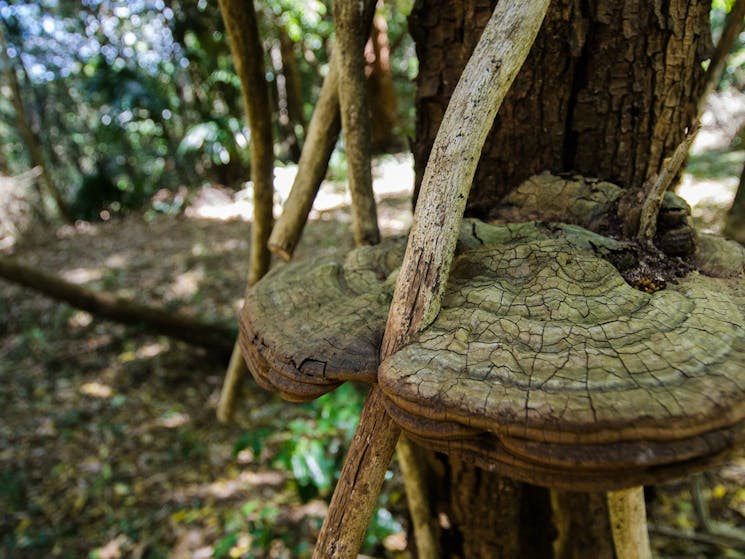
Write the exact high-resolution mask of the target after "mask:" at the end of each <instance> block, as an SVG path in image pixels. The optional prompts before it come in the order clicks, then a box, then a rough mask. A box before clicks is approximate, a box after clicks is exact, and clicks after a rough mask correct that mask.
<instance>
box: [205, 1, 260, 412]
mask: <svg viewBox="0 0 745 559" xmlns="http://www.w3.org/2000/svg"><path fill="white" fill-rule="evenodd" d="M219 3H220V11H221V13H222V16H223V20H224V21H225V28H226V29H227V31H228V42H229V43H230V51H231V54H232V56H233V64H234V65H235V71H236V73H237V74H238V78H239V79H240V81H241V90H242V91H243V101H244V105H245V110H246V116H247V118H248V125H249V128H250V129H251V181H252V182H253V202H254V210H253V219H252V222H251V255H250V262H249V271H248V286H249V287H250V286H252V285H253V284H254V283H256V282H257V281H259V279H261V277H262V276H263V275H264V274H266V272H267V271H268V270H269V265H270V264H271V253H270V252H269V247H268V244H267V243H268V240H269V235H270V234H271V232H272V225H273V224H274V216H273V213H272V208H273V199H274V184H273V173H274V143H273V140H272V120H271V110H270V104H269V92H268V90H267V85H266V78H265V76H266V72H265V69H264V57H263V56H262V55H261V53H262V46H261V38H260V37H259V28H258V23H257V21H256V11H255V9H254V4H253V0H220V2H219ZM247 373H248V369H247V368H246V364H245V362H244V361H243V359H242V358H241V352H240V348H239V347H238V342H235V345H234V346H233V355H232V356H231V358H230V364H229V366H228V370H227V372H226V375H225V386H224V388H223V392H222V395H221V399H220V403H219V404H218V417H219V418H220V419H221V420H223V421H226V420H228V419H229V418H230V416H231V415H232V413H233V408H234V407H235V397H236V393H237V391H238V387H239V386H240V384H241V382H242V380H243V378H244V377H245V376H246V374H247Z"/></svg>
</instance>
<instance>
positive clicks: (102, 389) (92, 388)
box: [80, 381, 114, 399]
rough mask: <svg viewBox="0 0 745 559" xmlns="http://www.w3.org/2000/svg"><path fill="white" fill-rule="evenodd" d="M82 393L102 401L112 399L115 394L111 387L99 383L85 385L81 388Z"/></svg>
mask: <svg viewBox="0 0 745 559" xmlns="http://www.w3.org/2000/svg"><path fill="white" fill-rule="evenodd" d="M80 392H81V393H82V394H85V395H86V396H92V397H94V398H101V399H108V398H111V396H112V394H113V393H114V391H113V390H112V389H111V387H110V386H109V385H107V384H103V383H101V382H97V381H93V382H86V383H83V384H82V385H81V386H80Z"/></svg>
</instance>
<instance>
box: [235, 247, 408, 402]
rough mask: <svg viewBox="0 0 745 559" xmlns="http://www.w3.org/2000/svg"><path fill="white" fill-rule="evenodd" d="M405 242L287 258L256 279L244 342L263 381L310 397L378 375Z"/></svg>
mask: <svg viewBox="0 0 745 559" xmlns="http://www.w3.org/2000/svg"><path fill="white" fill-rule="evenodd" d="M404 246H405V245H404V240H403V239H398V240H389V241H386V242H384V243H382V244H380V245H377V246H373V247H361V248H357V249H355V250H353V251H351V252H350V253H348V254H346V255H342V256H341V257H338V256H326V257H323V258H319V259H315V260H310V261H304V262H298V263H291V264H287V265H284V266H280V267H278V268H276V269H275V270H273V271H271V272H270V273H269V274H267V276H266V277H265V278H264V279H262V280H261V281H260V282H258V283H257V284H256V285H254V286H253V287H252V288H251V290H250V291H249V293H248V297H247V299H246V304H245V306H244V309H243V311H242V312H241V316H240V328H241V333H240V336H239V341H240V344H241V348H242V350H243V355H244V357H245V359H246V362H247V364H248V368H249V370H250V371H251V373H252V374H253V376H254V378H255V379H256V381H257V382H258V383H259V385H261V386H262V387H264V388H266V389H268V390H273V391H276V392H279V393H280V394H281V395H282V396H283V397H284V398H286V399H287V400H291V401H306V400H312V399H314V398H317V397H318V396H321V395H322V394H325V393H326V392H328V391H330V390H333V389H334V388H336V387H337V386H338V385H339V384H341V383H342V382H344V381H347V380H358V381H362V382H373V381H374V380H375V377H376V374H377V366H378V352H379V348H380V342H381V339H382V337H383V329H384V328H385V317H386V315H387V314H388V307H389V305H390V302H391V296H392V294H393V287H394V284H395V272H396V271H397V269H398V267H399V266H400V265H401V259H402V258H403V251H404Z"/></svg>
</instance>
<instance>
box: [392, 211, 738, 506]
mask: <svg viewBox="0 0 745 559" xmlns="http://www.w3.org/2000/svg"><path fill="white" fill-rule="evenodd" d="M500 229H504V227H493V226H488V225H484V224H481V225H479V227H478V228H474V235H475V236H476V237H477V238H479V239H484V238H486V237H487V236H491V237H497V236H498V234H495V232H498V231H499V230H500ZM508 229H509V228H508ZM513 229H514V227H513ZM490 230H491V232H490ZM519 231H520V234H519V235H515V236H513V237H512V238H509V239H506V240H502V241H497V242H489V243H485V244H484V245H483V246H480V247H478V248H473V249H470V250H467V251H463V252H461V253H460V254H456V257H455V260H454V262H453V268H452V272H451V276H450V283H449V285H448V288H447V290H446V292H445V295H444V298H443V304H442V309H441V311H440V313H439V314H438V316H437V318H436V320H435V321H434V322H433V323H432V324H431V325H430V326H429V327H428V328H427V329H425V330H424V331H422V332H421V333H420V334H419V335H418V336H416V337H415V339H414V340H413V341H412V342H411V343H410V344H408V345H407V346H406V347H404V348H403V349H401V350H400V351H398V352H397V353H395V354H394V355H392V356H390V357H389V358H388V359H386V360H385V361H384V362H383V363H382V364H381V366H380V369H379V374H378V381H379V383H380V385H381V387H382V389H383V391H384V393H385V394H386V396H387V402H386V407H387V409H388V412H389V413H390V414H391V416H392V417H393V418H394V419H395V420H396V421H397V422H398V423H399V425H401V426H402V428H403V429H404V431H406V432H407V433H408V434H409V435H410V436H411V438H412V439H413V440H415V441H417V442H419V443H420V444H422V445H423V446H426V447H430V448H433V449H436V450H441V451H444V452H447V453H454V454H458V455H461V456H462V457H464V458H465V459H469V460H472V461H473V462H475V463H476V464H478V465H479V466H481V467H484V468H487V469H497V470H499V471H500V472H502V473H504V474H506V475H508V476H510V477H513V478H516V479H518V480H521V481H527V482H530V483H534V484H536V485H543V486H549V487H557V488H564V489H572V490H587V491H609V490H614V489H621V488H626V487H633V486H638V485H642V484H646V483H651V482H656V481H661V480H664V479H667V478H670V477H675V476H679V475H683V474H685V473H687V472H689V471H691V470H695V469H701V468H703V467H704V466H705V465H707V464H709V463H710V462H711V461H712V460H714V459H715V458H717V457H719V456H720V455H722V454H723V453H725V452H727V451H728V450H730V449H732V447H733V446H734V445H735V444H736V443H737V442H739V441H742V440H743V439H745V327H743V324H744V323H745V320H744V318H745V316H744V315H745V297H743V296H744V295H745V289H743V286H742V285H741V282H740V281H739V280H732V279H730V280H727V279H720V278H711V277H707V276H705V275H702V274H699V273H697V272H692V273H690V274H689V275H687V276H686V277H684V278H681V279H679V280H678V282H677V283H674V284H673V283H671V284H668V286H667V288H666V289H663V290H661V291H657V292H655V293H645V292H642V291H639V290H637V289H634V288H632V287H630V286H629V285H628V284H627V283H626V282H625V281H624V280H623V278H622V277H621V275H620V274H619V272H618V271H617V270H616V269H615V268H614V267H613V266H612V265H611V264H610V263H609V262H608V261H607V260H606V259H604V258H601V257H599V256H598V255H597V254H596V252H597V247H598V246H599V244H598V237H599V236H598V235H594V234H592V233H590V232H585V233H586V235H583V234H581V233H580V231H581V230H580V228H575V229H573V230H570V231H567V230H566V229H560V230H559V234H556V233H554V234H551V233H548V234H547V233H546V231H545V227H541V226H534V227H533V229H532V233H531V230H530V228H529V227H526V226H522V227H521V228H520V229H519ZM568 232H569V233H570V234H567V233H568ZM593 235H594V237H592V236H593ZM600 238H601V239H602V237H600Z"/></svg>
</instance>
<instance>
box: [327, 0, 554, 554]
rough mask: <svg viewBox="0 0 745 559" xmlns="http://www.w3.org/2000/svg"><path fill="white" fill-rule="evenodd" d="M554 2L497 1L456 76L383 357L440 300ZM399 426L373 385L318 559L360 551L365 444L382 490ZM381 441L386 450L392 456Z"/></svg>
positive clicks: (422, 323)
mask: <svg viewBox="0 0 745 559" xmlns="http://www.w3.org/2000/svg"><path fill="white" fill-rule="evenodd" d="M548 5H549V0H527V1H524V2H518V1H516V0H513V1H511V2H500V3H499V4H498V5H497V7H496V8H495V10H494V13H493V14H492V16H491V18H490V20H489V23H488V24H487V26H486V29H485V30H484V32H483V34H482V36H481V39H480V40H479V43H478V45H477V46H476V49H475V51H474V53H473V55H472V56H471V59H470V60H469V62H468V64H467V65H466V68H465V70H464V71H463V75H462V76H461V78H460V80H459V81H458V85H457V86H456V89H455V92H454V94H453V97H452V99H451V102H450V104H449V105H448V109H447V111H446V113H445V117H444V120H443V123H442V126H441V127H440V130H439V132H438V133H437V138H436V140H435V144H434V147H433V149H432V155H431V157H430V160H429V162H428V164H427V169H426V171H425V176H424V182H423V187H422V191H421V195H420V200H419V204H418V205H417V209H416V212H415V214H414V223H413V225H412V230H411V233H410V234H409V244H408V246H407V248H406V254H405V256H404V261H403V264H402V266H401V271H400V272H399V276H398V280H397V282H396V288H395V291H394V295H393V303H392V305H391V309H390V312H389V315H388V321H387V323H386V328H385V334H384V336H383V344H382V347H381V362H382V361H383V360H384V359H385V358H386V357H388V356H389V355H391V354H392V353H394V352H395V351H397V350H398V349H399V348H401V347H402V346H403V345H405V343H406V342H407V341H408V340H409V339H410V338H411V336H413V335H414V334H416V332H418V331H419V330H420V329H422V328H424V327H426V326H427V325H428V324H429V322H431V320H432V318H434V316H436V314H437V311H438V310H439V308H440V299H441V297H442V292H443V290H444V285H445V284H446V283H447V278H448V274H449V272H450V264H451V262H452V258H453V254H454V251H455V243H456V239H457V235H458V230H459V228H460V223H461V221H462V219H463V210H464V209H465V204H466V199H467V198H468V192H469V190H470V187H471V181H472V180H473V176H474V174H475V172H476V164H477V163H478V159H479V153H480V152H481V148H482V146H483V143H484V140H485V139H486V135H487V133H488V131H489V128H490V127H491V124H492V122H493V120H494V116H495V115H496V113H497V110H498V109H499V106H500V104H501V102H502V100H503V99H504V96H505V94H506V93H507V90H508V89H509V87H510V85H511V84H512V81H513V80H514V78H515V76H516V75H517V72H518V70H519V69H520V67H521V66H522V64H523V62H524V61H525V58H526V57H527V55H528V52H529V50H530V47H531V46H532V44H533V42H534V40H535V37H536V35H537V33H538V29H539V28H540V26H541V22H542V21H543V17H544V16H545V14H546V10H547V9H548ZM399 432H400V430H399V428H398V426H396V425H395V424H394V423H393V422H392V421H391V419H390V418H389V417H388V414H387V413H386V411H385V407H384V397H383V395H382V394H381V390H380V387H379V386H377V385H375V386H373V388H372V389H371V391H370V394H369V395H368V401H367V402H366V405H365V411H364V413H363V416H362V418H361V419H360V424H359V426H358V433H359V434H360V436H357V434H355V438H354V440H353V441H352V445H351V446H350V449H349V453H348V454H347V458H346V459H345V463H344V467H343V469H342V475H341V478H340V480H339V483H338V484H337V486H336V489H335V490H334V495H333V497H332V500H331V506H330V508H329V513H328V515H327V517H326V519H325V521H324V524H323V528H322V529H321V534H320V535H319V539H318V542H317V544H316V548H315V552H314V555H313V557H314V558H315V559H321V558H324V559H330V558H335V559H336V558H338V559H342V558H349V559H351V558H352V557H355V556H356V553H357V550H358V549H359V545H360V543H361V542H362V538H363V536H364V533H365V528H366V527H367V524H368V522H369V519H370V516H371V515H372V511H373V508H374V506H375V502H376V500H377V492H376V493H375V496H374V498H371V497H370V496H369V494H365V493H364V492H363V491H361V490H359V489H358V486H357V485H356V484H357V482H358V481H360V480H358V479H357V478H356V475H357V474H359V473H360V464H361V462H360V459H361V457H364V456H366V455H367V454H368V453H369V452H370V451H369V450H366V449H374V450H375V451H376V454H375V455H376V460H375V461H374V462H372V461H371V462H370V463H368V464H367V466H366V468H364V470H363V472H364V480H363V481H362V483H363V486H362V487H363V488H375V487H377V490H378V491H379V489H380V485H381V484H382V480H383V478H384V476H385V472H386V469H387V468H388V463H389V462H390V459H391V457H392V455H393V449H394V448H395V444H392V442H393V443H395V441H396V439H397V438H398V435H399ZM378 450H379V451H380V452H383V451H385V452H388V454H387V457H386V456H382V455H379V454H377V452H378ZM373 480H374V481H373ZM378 480H379V482H378ZM347 497H349V498H347ZM354 497H356V498H354ZM340 508H341V509H342V510H339V509H340ZM345 514H346V517H345ZM344 521H346V524H345V523H344Z"/></svg>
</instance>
